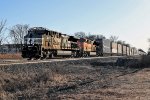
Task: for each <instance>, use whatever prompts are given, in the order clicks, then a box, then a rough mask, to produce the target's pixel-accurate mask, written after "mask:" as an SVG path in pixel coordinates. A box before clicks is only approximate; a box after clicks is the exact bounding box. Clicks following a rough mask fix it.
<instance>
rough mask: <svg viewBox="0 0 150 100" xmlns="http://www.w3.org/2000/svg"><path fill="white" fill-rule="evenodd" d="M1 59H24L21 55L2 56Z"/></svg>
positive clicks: (0, 55)
mask: <svg viewBox="0 0 150 100" xmlns="http://www.w3.org/2000/svg"><path fill="white" fill-rule="evenodd" d="M0 59H22V57H21V54H19V53H17V54H0Z"/></svg>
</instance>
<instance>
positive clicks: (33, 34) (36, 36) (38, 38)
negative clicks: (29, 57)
mask: <svg viewBox="0 0 150 100" xmlns="http://www.w3.org/2000/svg"><path fill="white" fill-rule="evenodd" d="M42 34H44V31H40V30H38V31H37V30H32V31H30V30H29V31H28V34H27V35H26V36H25V37H24V43H25V44H42Z"/></svg>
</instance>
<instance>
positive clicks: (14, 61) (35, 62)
mask: <svg viewBox="0 0 150 100" xmlns="http://www.w3.org/2000/svg"><path fill="white" fill-rule="evenodd" d="M97 58H99V59H105V58H123V56H108V57H88V58H64V59H44V60H27V59H23V60H0V61H1V62H0V66H5V65H7V66H9V65H20V64H37V63H49V62H60V61H73V60H84V59H97Z"/></svg>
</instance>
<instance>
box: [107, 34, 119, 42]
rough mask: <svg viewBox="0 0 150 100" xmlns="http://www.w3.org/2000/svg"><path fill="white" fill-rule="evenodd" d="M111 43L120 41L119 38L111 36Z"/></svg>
mask: <svg viewBox="0 0 150 100" xmlns="http://www.w3.org/2000/svg"><path fill="white" fill-rule="evenodd" d="M109 39H110V40H111V41H113V42H116V41H117V40H118V36H113V35H112V36H110V38H109Z"/></svg>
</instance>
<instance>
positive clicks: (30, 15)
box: [0, 0, 150, 51]
mask: <svg viewBox="0 0 150 100" xmlns="http://www.w3.org/2000/svg"><path fill="white" fill-rule="evenodd" d="M2 19H7V27H11V26H12V25H15V24H29V25H30V27H34V26H43V27H46V28H49V29H51V30H56V31H59V32H62V33H66V34H73V33H75V32H78V31H83V32H86V33H89V32H90V33H91V34H102V35H104V36H106V37H107V38H109V37H110V35H115V36H119V39H120V40H124V41H126V42H127V43H129V44H131V45H132V46H135V47H137V48H143V49H144V50H146V51H147V48H148V42H147V39H148V38H150V0H0V20H2Z"/></svg>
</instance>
